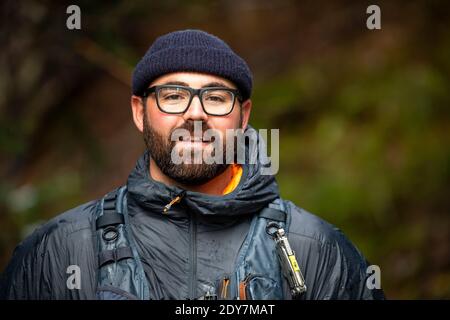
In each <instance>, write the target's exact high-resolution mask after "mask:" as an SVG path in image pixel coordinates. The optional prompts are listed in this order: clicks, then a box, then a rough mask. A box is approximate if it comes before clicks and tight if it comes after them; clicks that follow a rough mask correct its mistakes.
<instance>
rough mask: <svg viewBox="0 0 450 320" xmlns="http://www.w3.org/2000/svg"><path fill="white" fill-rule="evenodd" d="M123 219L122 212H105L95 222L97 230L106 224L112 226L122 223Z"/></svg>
mask: <svg viewBox="0 0 450 320" xmlns="http://www.w3.org/2000/svg"><path fill="white" fill-rule="evenodd" d="M123 223H125V220H124V218H123V214H120V213H116V212H107V213H106V212H105V213H104V214H102V215H101V216H100V217H99V218H98V219H97V221H96V222H95V225H96V228H97V230H98V229H100V228H103V227H106V226H113V225H117V224H123Z"/></svg>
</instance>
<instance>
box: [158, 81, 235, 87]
mask: <svg viewBox="0 0 450 320" xmlns="http://www.w3.org/2000/svg"><path fill="white" fill-rule="evenodd" d="M161 85H163V86H165V85H176V86H184V87H189V84H188V83H186V82H183V81H167V82H164V83H163V84H161ZM208 87H224V88H229V86H227V85H226V84H225V83H224V82H220V81H213V82H208V83H207V84H205V85H203V86H202V88H208Z"/></svg>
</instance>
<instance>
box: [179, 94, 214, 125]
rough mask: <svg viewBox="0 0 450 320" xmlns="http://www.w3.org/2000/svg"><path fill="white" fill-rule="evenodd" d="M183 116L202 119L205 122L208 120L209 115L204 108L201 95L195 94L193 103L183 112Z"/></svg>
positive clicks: (187, 118) (188, 118)
mask: <svg viewBox="0 0 450 320" xmlns="http://www.w3.org/2000/svg"><path fill="white" fill-rule="evenodd" d="M183 118H184V120H201V121H204V122H206V120H208V115H207V114H206V113H205V111H204V110H203V107H202V103H201V102H200V97H199V96H195V97H194V98H192V101H191V105H190V106H189V108H188V109H187V111H186V112H185V113H184V114H183Z"/></svg>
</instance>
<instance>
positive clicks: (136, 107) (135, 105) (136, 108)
mask: <svg viewBox="0 0 450 320" xmlns="http://www.w3.org/2000/svg"><path fill="white" fill-rule="evenodd" d="M131 111H132V112H133V121H134V124H135V125H136V127H137V128H138V130H139V131H140V132H143V131H144V116H145V112H144V102H143V101H142V98H141V97H138V96H135V95H132V96H131Z"/></svg>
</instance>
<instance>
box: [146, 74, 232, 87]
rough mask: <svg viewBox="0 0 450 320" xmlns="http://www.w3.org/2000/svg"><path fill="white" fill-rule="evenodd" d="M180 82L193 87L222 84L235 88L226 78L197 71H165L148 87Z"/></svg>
mask: <svg viewBox="0 0 450 320" xmlns="http://www.w3.org/2000/svg"><path fill="white" fill-rule="evenodd" d="M168 83H173V84H180V85H186V86H190V87H193V88H201V87H205V86H208V87H209V86H224V87H228V88H233V89H236V85H235V84H234V83H233V82H231V81H230V80H228V79H225V78H222V77H220V76H216V75H212V74H208V73H198V72H173V73H167V74H165V75H162V76H160V77H158V78H156V79H155V80H154V81H153V82H152V83H151V84H150V85H149V87H152V86H155V85H163V84H168Z"/></svg>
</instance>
